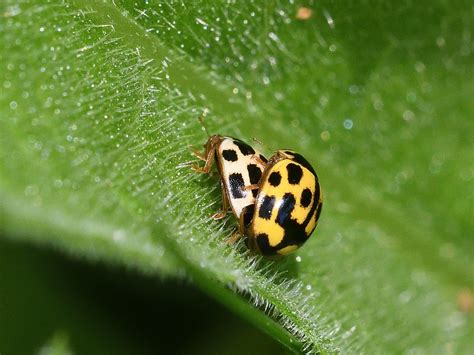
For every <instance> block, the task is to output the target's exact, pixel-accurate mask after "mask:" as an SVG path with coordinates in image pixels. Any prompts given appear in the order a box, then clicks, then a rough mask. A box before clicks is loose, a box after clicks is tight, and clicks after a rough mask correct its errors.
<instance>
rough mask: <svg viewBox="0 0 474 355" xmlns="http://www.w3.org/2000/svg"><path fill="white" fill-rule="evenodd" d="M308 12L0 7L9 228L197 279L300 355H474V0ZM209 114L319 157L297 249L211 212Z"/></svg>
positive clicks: (15, 235)
mask: <svg viewBox="0 0 474 355" xmlns="http://www.w3.org/2000/svg"><path fill="white" fill-rule="evenodd" d="M305 6H306V7H308V8H310V9H312V16H310V18H308V19H306V20H299V19H297V18H296V14H297V11H298V8H299V7H300V5H299V4H295V3H294V2H293V1H290V2H271V3H265V4H264V3H259V2H256V3H253V2H239V3H230V4H224V3H217V2H214V1H196V2H191V3H188V2H180V1H176V2H174V1H172V2H162V3H160V2H156V3H155V2H153V3H148V2H144V3H135V2H131V1H130V2H129V1H113V2H112V1H111V2H108V1H104V2H95V1H87V0H82V1H81V0H78V1H74V2H70V3H69V2H67V3H62V2H58V3H56V2H48V3H47V4H35V2H34V1H32V2H24V3H23V2H22V3H17V2H13V1H11V2H10V1H7V3H6V4H2V5H0V16H1V17H0V33H1V38H2V43H3V46H2V48H1V50H0V56H1V57H0V59H1V60H0V65H1V67H0V69H1V70H0V73H1V74H0V85H2V90H1V92H0V120H1V121H0V122H1V133H0V147H1V149H0V162H1V172H0V199H1V201H2V203H1V205H0V208H1V213H2V223H1V231H2V234H4V235H6V236H8V237H10V238H11V239H13V240H20V239H21V240H27V241H31V242H35V243H39V244H45V245H51V246H52V247H55V248H58V249H60V250H64V251H67V252H69V253H71V254H74V255H78V256H80V257H84V258H88V259H93V260H104V261H108V262H113V263H120V264H123V265H126V266H129V267H134V268H137V269H138V270H140V271H141V272H143V273H146V274H152V275H157V276H160V277H177V278H189V279H191V280H194V281H195V282H196V283H197V284H198V285H199V286H200V287H202V288H203V289H204V290H206V291H207V292H208V293H210V294H211V295H213V296H214V297H215V298H216V299H218V300H219V301H221V302H223V303H225V304H226V305H228V306H229V307H230V308H232V309H234V310H235V311H236V312H238V313H240V314H242V316H244V317H246V318H248V319H250V320H251V321H253V322H254V323H255V324H257V325H258V326H259V327H261V328H262V329H264V330H265V331H266V332H268V333H269V334H271V335H272V336H274V337H275V339H277V340H278V341H280V342H282V343H284V344H285V345H287V346H288V347H289V348H290V349H293V350H295V351H298V350H302V349H305V350H308V351H309V350H313V351H323V352H332V351H342V352H348V351H351V352H361V351H363V352H367V353H373V352H394V353H395V352H408V351H412V352H413V351H420V352H426V353H432V352H439V351H440V349H442V351H443V352H454V353H462V352H468V351H469V350H470V349H472V347H473V345H474V344H473V342H472V339H473V337H472V332H473V329H474V325H473V320H472V302H473V301H472V299H473V298H474V296H473V291H472V290H473V288H474V274H473V273H472V270H473V266H474V265H473V262H472V256H473V251H474V244H473V240H472V231H473V222H472V203H473V195H474V191H473V189H472V187H471V185H472V180H473V178H474V170H473V167H472V161H473V159H474V150H473V149H472V136H473V133H474V124H473V122H472V120H471V119H470V117H473V116H474V108H473V106H472V104H471V103H470V101H471V97H472V96H473V94H474V90H473V87H474V86H473V85H472V84H473V82H472V77H473V74H474V73H473V70H472V69H473V67H472V50H473V43H472V38H471V26H472V12H471V11H470V5H469V4H467V3H466V4H460V5H459V6H454V5H453V4H450V3H446V2H443V1H435V2H427V3H426V4H425V3H423V2H417V3H413V2H411V1H402V2H397V3H393V4H390V3H371V2H368V1H362V2H359V3H349V4H348V3H344V4H342V3H341V4H338V3H333V2H326V1H323V2H312V1H309V2H308V3H307V4H305ZM203 112H205V113H207V115H206V124H207V125H208V126H209V129H210V131H212V132H215V133H220V134H226V135H232V136H238V137H239V138H242V139H244V140H247V141H250V138H251V137H252V136H255V137H257V138H258V139H259V140H260V141H262V142H265V144H266V145H267V146H268V147H265V148H263V149H264V150H265V151H266V153H267V154H268V155H270V154H271V152H272V151H274V150H275V149H278V148H291V149H294V150H297V151H299V152H301V153H302V154H303V155H304V156H305V157H307V158H308V160H309V161H311V162H313V163H314V166H315V168H316V170H317V172H318V175H319V177H320V180H321V184H322V186H323V189H324V194H325V206H324V210H323V213H322V217H321V220H320V225H319V227H318V229H317V230H316V232H315V233H314V235H313V237H312V238H311V239H310V241H308V243H307V244H306V245H305V247H304V248H302V249H301V250H300V251H298V252H297V253H296V254H295V255H293V256H289V257H287V258H286V259H284V260H282V261H279V262H270V261H267V260H262V259H261V258H260V257H258V256H252V255H249V253H248V252H246V251H245V247H243V246H242V245H241V244H239V245H228V244H227V243H226V242H225V239H226V237H228V236H229V235H230V234H231V233H232V230H233V228H234V227H235V221H234V220H233V218H232V217H229V218H228V219H226V220H225V221H224V222H222V221H211V220H210V219H209V216H210V215H211V214H212V213H213V212H214V211H216V210H217V209H218V208H219V203H220V191H219V188H218V184H217V180H216V178H215V177H212V176H211V177H207V176H200V175H196V174H194V173H193V172H192V171H191V170H190V168H189V164H190V163H191V162H192V161H193V158H192V156H191V155H190V151H191V149H190V146H194V147H198V146H200V145H201V144H203V143H204V142H205V140H206V135H205V133H204V132H203V130H202V128H201V127H200V125H199V123H198V120H197V118H198V117H199V115H201V114H202V113H203ZM239 294H241V295H239ZM242 296H243V297H242ZM459 300H460V301H459ZM250 304H253V306H250ZM262 310H263V311H264V312H265V313H266V315H265V314H264V313H263V312H261V311H262ZM272 319H273V320H272Z"/></svg>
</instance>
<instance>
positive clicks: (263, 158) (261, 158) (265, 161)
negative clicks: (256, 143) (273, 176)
mask: <svg viewBox="0 0 474 355" xmlns="http://www.w3.org/2000/svg"><path fill="white" fill-rule="evenodd" d="M259 156H260V160H261V161H263V162H264V163H268V159H267V158H265V157H264V156H263V155H262V154H260V155H259Z"/></svg>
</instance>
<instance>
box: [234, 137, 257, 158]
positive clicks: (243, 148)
mask: <svg viewBox="0 0 474 355" xmlns="http://www.w3.org/2000/svg"><path fill="white" fill-rule="evenodd" d="M234 144H235V145H236V146H237V147H239V149H240V151H241V152H242V154H243V155H253V154H255V150H254V149H253V148H252V147H251V146H249V145H248V144H245V143H244V142H242V141H239V140H234Z"/></svg>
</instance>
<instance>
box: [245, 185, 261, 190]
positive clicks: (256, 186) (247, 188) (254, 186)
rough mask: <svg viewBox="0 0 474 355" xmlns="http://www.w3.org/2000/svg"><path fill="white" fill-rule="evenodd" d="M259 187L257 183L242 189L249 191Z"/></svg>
mask: <svg viewBox="0 0 474 355" xmlns="http://www.w3.org/2000/svg"><path fill="white" fill-rule="evenodd" d="M258 188H259V185H258V184H252V185H247V186H245V187H244V190H245V191H249V190H257V189H258Z"/></svg>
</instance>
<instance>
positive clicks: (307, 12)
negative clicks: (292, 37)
mask: <svg viewBox="0 0 474 355" xmlns="http://www.w3.org/2000/svg"><path fill="white" fill-rule="evenodd" d="M311 16H313V10H311V9H310V8H309V7H304V6H302V7H300V8H299V9H298V12H297V13H296V18H297V19H298V20H302V21H305V20H308V19H309V18H311Z"/></svg>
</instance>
